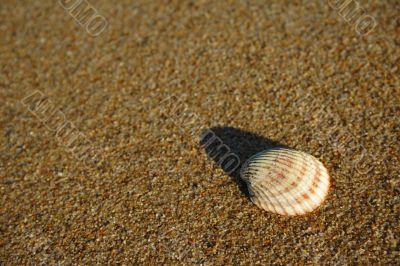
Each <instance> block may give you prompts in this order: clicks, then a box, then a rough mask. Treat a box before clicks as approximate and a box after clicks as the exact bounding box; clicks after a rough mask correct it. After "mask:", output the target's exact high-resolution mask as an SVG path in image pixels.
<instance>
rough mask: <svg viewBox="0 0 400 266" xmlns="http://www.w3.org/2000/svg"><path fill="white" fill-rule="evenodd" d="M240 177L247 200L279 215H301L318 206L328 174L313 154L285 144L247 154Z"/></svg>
mask: <svg viewBox="0 0 400 266" xmlns="http://www.w3.org/2000/svg"><path fill="white" fill-rule="evenodd" d="M241 178H242V179H243V180H244V181H245V182H246V183H247V186H248V189H249V193H250V197H251V200H252V201H253V202H254V203H255V204H256V205H257V206H258V207H260V208H262V209H264V210H266V211H270V212H274V213H278V214H281V215H302V214H305V213H308V212H311V211H313V210H315V209H316V208H317V207H318V206H320V205H321V204H322V203H323V202H324V200H325V198H326V196H327V194H328V191H329V186H330V182H329V174H328V171H327V170H326V168H325V167H324V166H323V164H322V163H321V162H320V161H318V160H317V159H316V158H314V157H313V156H311V155H309V154H307V153H304V152H301V151H296V150H292V149H287V148H272V149H268V150H265V151H262V152H260V153H257V154H256V155H254V156H253V157H251V158H250V159H249V160H248V161H247V162H246V163H245V164H244V166H243V168H242V171H241Z"/></svg>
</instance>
